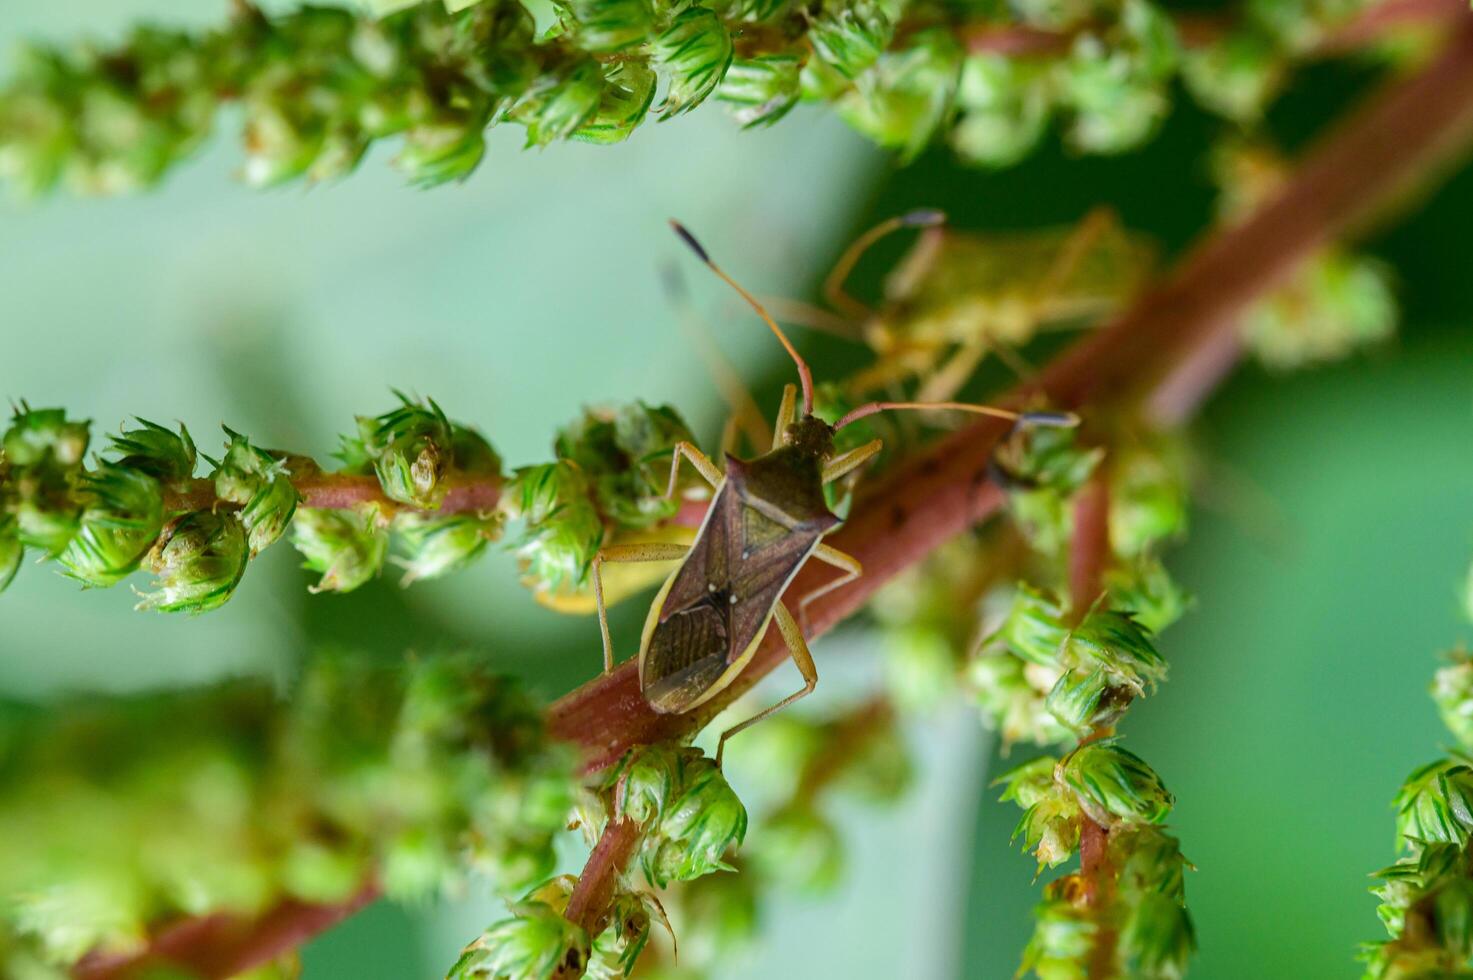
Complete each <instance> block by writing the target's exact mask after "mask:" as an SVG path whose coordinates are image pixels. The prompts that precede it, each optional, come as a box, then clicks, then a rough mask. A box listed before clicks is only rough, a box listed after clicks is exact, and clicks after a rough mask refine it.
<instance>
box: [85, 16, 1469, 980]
mask: <svg viewBox="0 0 1473 980" xmlns="http://www.w3.org/2000/svg"><path fill="white" fill-rule="evenodd" d="M1470 136H1473V18H1470V17H1468V16H1467V15H1466V13H1464V14H1463V15H1462V18H1461V22H1460V24H1459V26H1458V28H1457V29H1456V30H1455V31H1454V32H1452V35H1451V37H1450V39H1449V41H1448V43H1447V45H1446V47H1445V48H1444V50H1443V51H1442V53H1441V54H1440V55H1439V56H1438V57H1437V58H1436V59H1435V60H1434V61H1432V62H1431V63H1430V64H1429V65H1427V66H1426V67H1425V68H1424V69H1422V70H1421V71H1420V72H1418V73H1417V74H1416V75H1413V76H1411V77H1409V78H1404V79H1399V80H1396V81H1392V82H1390V83H1388V84H1387V85H1386V86H1385V87H1384V88H1383V89H1382V91H1381V92H1379V93H1378V94H1377V95H1376V96H1375V97H1373V98H1372V99H1371V100H1370V101H1369V102H1368V103H1367V104H1366V105H1364V106H1362V107H1361V108H1359V109H1358V110H1356V111H1355V112H1353V113H1352V114H1351V115H1350V116H1349V117H1348V118H1347V119H1345V120H1344V121H1342V122H1341V123H1340V124H1338V125H1336V126H1335V127H1333V128H1332V130H1331V131H1330V132H1329V133H1328V134H1327V135H1326V136H1325V137H1324V138H1322V139H1321V140H1320V141H1319V142H1318V143H1317V145H1316V147H1315V148H1314V149H1313V150H1311V152H1310V153H1309V154H1308V156H1307V157H1306V158H1305V160H1304V161H1303V163H1302V164H1301V166H1300V167H1299V169H1298V170H1297V171H1296V173H1295V175H1294V176H1293V178H1292V179H1290V180H1289V181H1288V182H1287V183H1286V184H1285V186H1284V187H1283V188H1282V190H1281V191H1280V193H1279V194H1278V196H1277V197H1275V198H1273V199H1271V200H1269V201H1267V202H1265V203H1264V204H1263V205H1262V206H1261V207H1260V208H1259V209H1258V210H1257V211H1256V212H1255V213H1254V214H1253V215H1252V216H1251V217H1249V218H1248V220H1247V221H1245V222H1243V223H1241V224H1239V225H1236V226H1234V227H1232V228H1229V229H1226V230H1223V231H1220V232H1216V233H1214V234H1211V235H1209V236H1208V237H1207V238H1206V239H1205V240H1203V241H1202V242H1201V243H1199V244H1198V245H1197V246H1196V247H1195V248H1194V249H1193V250H1192V251H1191V252H1189V253H1188V254H1187V255H1186V257H1185V258H1184V259H1183V260H1182V261H1181V262H1180V263H1179V264H1178V265H1177V267H1176V269H1175V270H1174V272H1173V274H1172V275H1171V276H1170V277H1169V278H1168V279H1166V280H1165V281H1164V282H1163V283H1162V284H1161V285H1160V286H1159V287H1157V288H1156V289H1154V290H1152V291H1151V292H1149V293H1148V294H1146V295H1145V296H1144V297H1142V298H1141V300H1140V301H1139V302H1137V303H1136V304H1135V305H1134V306H1133V307H1132V308H1131V309H1130V310H1128V311H1126V312H1125V313H1124V314H1123V315H1121V316H1120V317H1118V318H1117V319H1116V320H1115V321H1113V322H1112V323H1111V324H1110V325H1109V326H1108V327H1106V328H1104V329H1103V330H1101V331H1099V332H1098V333H1095V334H1092V335H1090V336H1088V337H1085V338H1084V339H1082V340H1080V341H1079V342H1077V343H1076V344H1075V345H1074V346H1073V347H1071V348H1069V349H1068V350H1067V351H1065V352H1064V354H1063V355H1062V356H1060V357H1059V358H1058V359H1056V360H1055V361H1054V362H1052V363H1051V364H1050V365H1049V367H1048V369H1047V370H1046V371H1044V372H1043V374H1042V375H1041V376H1040V377H1039V378H1038V379H1037V380H1036V381H1035V382H1034V383H1033V384H1032V385H1030V386H1025V387H1021V388H1019V389H1016V390H1015V391H1013V392H1012V393H1011V397H1010V402H1011V403H1012V404H1014V405H1018V404H1021V403H1022V402H1023V400H1024V399H1025V398H1027V397H1028V396H1030V395H1034V394H1038V393H1043V394H1045V395H1047V396H1048V398H1049V400H1050V401H1051V402H1052V403H1053V404H1055V405H1058V406H1060V407H1063V408H1076V409H1077V408H1079V407H1081V406H1084V405H1105V404H1109V403H1114V404H1120V403H1122V402H1127V401H1133V402H1140V401H1142V400H1143V399H1144V398H1146V397H1148V396H1150V395H1151V393H1153V392H1163V391H1173V390H1174V391H1175V394H1174V395H1173V404H1174V405H1184V406H1192V405H1195V404H1196V403H1197V402H1198V401H1200V400H1201V398H1202V397H1204V396H1205V395H1206V393H1207V392H1208V391H1210V389H1211V388H1212V387H1213V386H1214V385H1215V384H1216V382H1217V380H1218V379H1219V377H1220V376H1221V372H1220V371H1208V372H1204V371H1201V370H1200V369H1196V368H1193V365H1194V361H1195V360H1196V359H1198V358H1200V357H1201V356H1202V352H1203V351H1204V350H1207V349H1209V348H1213V347H1219V348H1220V347H1221V346H1223V345H1224V338H1225V337H1230V336H1232V334H1233V331H1234V328H1235V325H1236V319H1237V317H1238V316H1239V314H1241V313H1242V312H1243V311H1244V309H1245V308H1246V307H1248V306H1249V304H1251V303H1252V302H1253V301H1254V300H1256V299H1258V298H1259V297H1261V296H1263V295H1264V294H1265V293H1266V292H1268V291H1270V290H1272V289H1273V288H1274V287H1276V286H1278V285H1280V284H1281V283H1282V282H1283V281H1284V280H1285V279H1286V278H1287V277H1289V276H1291V275H1292V274H1293V273H1294V271H1295V269H1296V268H1297V267H1298V266H1299V264H1300V263H1301V262H1303V261H1304V260H1305V259H1307V258H1308V257H1310V256H1311V255H1313V254H1314V253H1315V251H1316V250H1317V249H1318V248H1320V247H1321V246H1323V245H1324V244H1325V243H1327V242H1328V241H1329V240H1331V239H1333V238H1334V237H1336V236H1337V235H1339V234H1340V233H1342V232H1343V231H1344V230H1345V229H1347V228H1348V227H1350V226H1352V225H1353V224H1354V223H1355V222H1356V221H1357V220H1359V219H1361V218H1362V217H1364V216H1365V215H1367V214H1370V213H1373V212H1375V211H1376V210H1377V209H1379V208H1380V207H1382V206H1384V205H1386V204H1388V203H1390V202H1392V201H1395V200H1396V199H1397V198H1398V197H1399V196H1400V194H1401V193H1402V192H1403V191H1404V190H1405V189H1406V188H1407V187H1408V185H1409V184H1410V183H1411V182H1412V181H1413V180H1415V179H1416V178H1418V177H1426V176H1428V175H1429V174H1431V173H1432V172H1434V171H1436V170H1437V169H1438V168H1440V167H1443V166H1445V165H1447V164H1448V163H1450V162H1451V161H1452V160H1453V158H1454V157H1455V156H1456V155H1457V154H1458V153H1459V152H1460V151H1461V150H1462V149H1463V148H1464V146H1465V145H1466V143H1467V141H1468V140H1469V138H1470ZM1188 368H1193V370H1192V374H1191V376H1190V377H1189V378H1188V380H1190V381H1191V383H1190V384H1187V383H1185V382H1184V381H1182V378H1183V377H1184V375H1183V372H1184V371H1186V370H1187V369H1188ZM1005 428H1006V427H1005V425H1004V424H1003V423H1002V422H999V421H997V420H991V419H988V420H984V421H981V422H978V423H976V424H975V425H972V426H970V427H968V428H965V429H962V430H960V431H959V432H957V433H955V434H954V435H952V436H951V437H950V438H948V439H946V440H945V441H943V442H941V443H940V444H939V445H937V446H936V447H934V448H933V449H932V450H930V451H928V452H925V453H923V454H921V455H919V456H918V457H917V458H915V459H914V460H912V461H911V462H910V463H909V464H908V465H906V466H904V467H902V468H900V469H898V471H897V472H895V473H894V474H893V475H891V476H890V477H889V478H887V479H885V480H884V481H883V482H881V484H880V485H879V486H878V487H876V488H875V489H874V490H873V491H872V492H870V493H868V494H866V495H865V497H864V499H863V500H861V501H859V502H858V505H857V506H856V507H855V513H854V516H853V517H852V518H851V519H850V521H849V522H848V523H847V524H846V525H845V526H844V527H843V528H841V529H840V530H839V531H838V532H836V533H835V534H834V535H833V538H832V543H833V545H834V546H835V547H838V548H840V549H841V550H845V551H848V552H850V553H851V554H853V555H854V556H855V557H857V558H859V560H860V561H861V562H862V563H863V564H864V568H865V574H864V575H863V576H862V577H861V578H860V579H859V580H858V581H856V582H854V583H853V584H851V585H849V586H846V587H845V588H843V589H837V590H835V591H834V592H832V593H829V594H828V595H827V596H824V597H823V598H822V599H821V600H819V601H818V602H815V603H813V604H812V606H810V617H809V623H810V626H811V627H812V628H811V631H810V632H811V633H812V635H814V636H816V635H818V634H820V633H823V632H826V631H827V630H829V629H831V628H833V626H834V625H835V624H836V623H838V622H839V620H841V619H842V618H843V617H845V616H847V615H849V614H851V613H853V612H854V611H855V610H857V609H858V608H859V607H860V606H861V605H862V604H863V603H864V602H865V600H867V599H868V598H869V597H870V595H872V594H873V593H874V591H875V590H876V589H878V588H879V587H880V586H881V585H882V584H884V583H885V582H886V581H888V580H889V579H891V578H892V577H894V576H895V575H896V574H898V573H899V572H900V571H902V570H904V569H906V568H908V567H910V566H912V565H914V564H916V563H917V562H919V561H920V560H921V559H922V558H924V557H925V556H926V555H927V554H929V553H930V552H931V551H932V550H933V549H934V548H935V547H936V546H938V545H939V544H941V543H942V542H944V541H945V540H946V539H948V538H949V537H951V536H952V535H954V534H957V533H959V532H961V531H962V530H964V529H966V528H968V527H970V526H972V525H973V524H975V523H976V522H978V521H980V520H982V519H983V518H985V517H987V516H988V515H989V514H991V513H992V512H994V511H995V510H996V509H997V508H998V506H999V505H1000V503H1001V500H1002V498H1001V494H1000V492H999V491H998V490H997V489H996V488H995V487H993V486H991V485H990V484H989V483H988V482H987V462H988V459H989V457H990V455H991V453H992V450H993V448H994V447H995V446H996V444H997V442H998V440H999V439H1000V438H1001V437H1002V435H1003V434H1004V431H1005ZM827 575H828V573H826V572H825V571H823V570H822V569H821V568H820V567H819V566H818V564H817V563H810V565H809V566H808V567H807V568H805V569H804V572H803V573H802V574H801V575H799V577H798V579H797V581H796V582H795V583H794V587H793V589H794V592H793V594H794V595H801V594H803V593H805V592H807V591H810V590H811V589H813V588H814V587H816V586H817V585H820V584H822V580H823V579H825V578H826V577H827ZM785 657H786V653H785V651H784V649H783V648H782V645H781V643H780V642H778V641H777V640H776V639H775V638H774V639H770V640H769V642H766V643H764V644H763V646H762V648H761V649H760V650H759V651H758V653H757V656H756V657H755V658H754V659H753V662H752V663H751V664H750V665H749V666H748V668H747V670H746V671H744V672H743V673H742V675H741V676H740V677H738V678H737V679H736V681H735V682H734V683H733V684H732V685H731V686H730V687H729V688H728V689H727V690H726V691H725V692H723V695H722V696H721V697H718V698H716V699H714V702H713V703H712V704H711V705H710V706H709V709H708V710H705V711H702V712H700V713H699V714H695V715H686V716H681V715H660V714H656V713H655V712H654V711H653V710H651V709H650V707H649V705H648V703H647V702H646V701H645V700H644V698H643V697H642V696H641V695H640V692H639V682H638V678H637V676H636V673H635V666H634V664H632V663H626V664H624V665H623V666H622V667H620V668H619V669H618V670H616V671H615V672H614V673H613V674H611V675H609V676H607V677H601V678H598V679H596V680H594V681H592V682H590V683H588V684H585V685H583V686H582V687H580V688H579V689H578V690H576V691H573V692H572V693H571V694H569V695H567V696H566V697H563V698H561V699H560V700H558V701H557V702H556V703H555V704H554V705H552V707H551V708H550V709H549V710H548V722H549V726H550V729H551V731H552V733H553V735H554V736H555V737H557V738H559V739H562V740H564V741H567V742H571V743H574V744H576V745H578V746H579V747H581V748H582V750H583V751H584V754H585V755H584V757H585V765H586V766H587V768H588V769H590V770H593V769H599V768H602V767H603V766H605V765H607V764H609V763H611V762H613V761H615V760H617V759H618V758H619V756H620V755H622V754H623V752H624V751H625V750H626V749H627V748H629V747H631V746H634V745H639V744H644V743H648V742H656V741H660V740H662V739H668V738H676V737H681V736H685V735H689V734H690V733H691V732H693V731H695V730H696V729H698V728H699V727H700V726H702V725H704V724H705V723H706V721H708V720H709V719H710V717H711V716H712V715H713V714H714V713H715V712H716V711H719V710H720V709H721V708H724V707H725V706H726V705H727V704H729V703H730V702H731V701H732V700H733V699H735V698H737V697H739V696H740V695H742V694H743V693H745V692H746V691H748V690H750V689H751V687H752V686H753V685H754V684H756V683H757V682H758V681H759V680H760V679H761V678H762V677H764V676H766V675H767V674H768V673H769V672H770V671H772V669H773V668H775V667H776V666H778V665H779V664H780V663H781V662H782V661H783V660H784V659H785ZM590 887H591V886H590ZM294 908H297V907H295V906H293V905H290V904H288V905H284V906H282V907H281V908H280V909H278V910H276V911H275V912H272V913H270V914H269V915H267V916H266V917H265V918H263V919H261V920H259V921H258V922H257V923H256V924H255V925H254V927H252V928H249V929H243V930H241V931H239V932H238V933H235V934H233V935H231V936H230V937H228V938H217V937H216V936H215V935H214V934H213V933H211V934H209V935H208V936H206V937H205V938H203V939H200V940H199V942H200V943H203V944H205V945H206V946H207V947H208V948H205V949H201V950H194V949H192V948H189V945H188V944H185V943H180V944H178V945H179V946H180V947H181V948H179V949H176V950H174V952H173V954H172V955H173V956H174V957H175V958H176V959H181V960H183V961H185V962H195V961H201V960H206V959H208V960H210V961H211V962H222V963H229V964H231V965H232V966H233V967H234V968H236V969H240V970H244V969H246V968H248V967H250V966H253V965H258V964H260V963H264V962H267V961H268V960H270V959H271V958H272V957H274V956H276V955H278V954H279V953H280V952H281V951H282V949H283V947H282V946H281V945H280V940H279V938H278V937H279V936H281V935H283V934H285V931H284V930H283V929H282V928H281V926H280V925H279V923H281V922H282V921H284V920H285V921H291V920H293V919H296V918H300V919H301V920H302V922H303V923H305V925H303V926H301V927H300V928H295V929H293V930H290V932H291V934H292V935H294V936H296V937H297V938H304V937H305V936H306V935H308V934H310V933H311V932H313V931H315V930H316V929H317V928H319V927H322V926H325V925H326V924H329V923H326V922H324V921H322V920H321V919H319V918H318V916H324V917H325V914H324V911H323V910H322V909H321V907H316V906H313V907H308V910H307V911H302V910H300V909H298V910H297V911H296V912H295V913H294V914H293V909H294ZM338 911H339V913H340V914H337V916H336V917H337V918H341V916H342V915H344V914H347V912H348V911H351V908H349V907H347V906H343V907H339V910H338ZM200 921H204V922H208V921H210V920H208V919H207V920H200ZM333 921H336V918H334V919H333ZM191 928H192V929H196V930H203V931H205V932H208V927H202V926H199V925H198V924H197V923H180V924H178V925H176V926H172V927H169V928H167V929H165V930H163V931H162V932H160V933H159V939H158V940H156V942H161V941H162V938H163V937H164V936H166V935H177V934H178V933H176V932H175V930H181V931H183V930H188V929H191ZM141 961H142V960H135V962H141ZM85 962H86V961H84V963H85ZM79 969H80V967H79ZM78 975H79V976H89V977H107V976H122V975H123V972H122V970H121V968H120V969H119V972H115V973H112V974H105V973H104V974H91V975H89V974H85V973H79V974H78ZM205 975H206V976H207V977H210V976H219V975H220V974H205Z"/></svg>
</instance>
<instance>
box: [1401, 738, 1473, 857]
mask: <svg viewBox="0 0 1473 980" xmlns="http://www.w3.org/2000/svg"><path fill="white" fill-rule="evenodd" d="M1393 805H1394V806H1395V807H1396V834H1397V841H1398V843H1400V844H1405V845H1408V846H1410V845H1412V844H1414V843H1416V842H1419V841H1427V842H1441V843H1448V844H1457V845H1459V846H1462V845H1464V844H1466V843H1467V841H1468V834H1469V831H1470V830H1473V766H1469V765H1468V764H1467V763H1466V762H1463V761H1462V760H1457V759H1439V760H1438V761H1436V762H1432V763H1428V764H1427V765H1425V766H1422V767H1421V768H1420V769H1417V770H1416V771H1415V772H1413V773H1412V774H1411V775H1410V776H1408V777H1407V780H1406V782H1405V783H1404V784H1403V785H1402V787H1401V790H1400V791H1399V792H1398V793H1397V794H1396V800H1395V803H1394V804H1393Z"/></svg>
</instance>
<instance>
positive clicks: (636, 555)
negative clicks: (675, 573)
mask: <svg viewBox="0 0 1473 980" xmlns="http://www.w3.org/2000/svg"><path fill="white" fill-rule="evenodd" d="M689 550H690V547H689V546H688V545H683V544H670V543H668V542H659V541H646V542H643V543H641V544H611V545H609V546H608V547H605V548H600V549H599V551H598V554H596V555H594V556H593V601H594V603H595V604H596V605H597V606H598V632H599V635H600V636H601V637H602V638H603V641H604V673H605V674H608V673H611V672H612V671H613V669H614V641H613V640H612V639H610V638H609V613H608V610H607V609H606V608H605V607H604V578H603V565H604V562H646V561H651V562H653V561H674V560H675V559H677V558H684V557H685V553H686V552H687V551H689Z"/></svg>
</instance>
